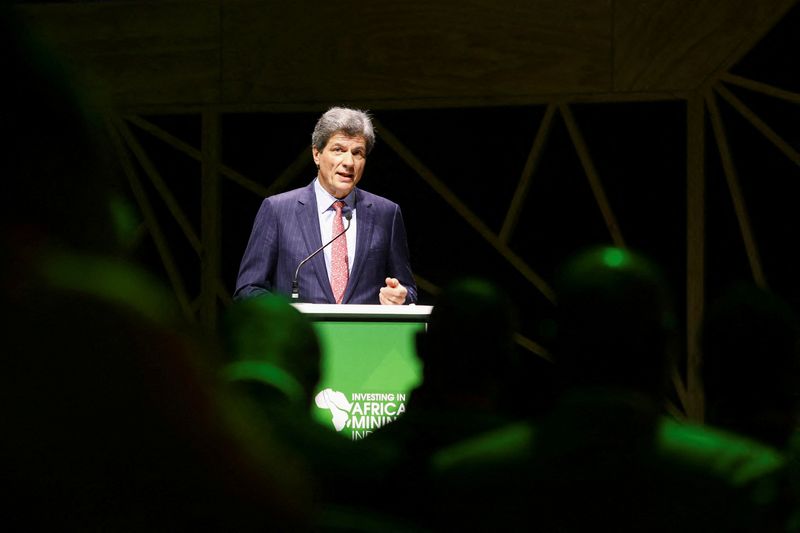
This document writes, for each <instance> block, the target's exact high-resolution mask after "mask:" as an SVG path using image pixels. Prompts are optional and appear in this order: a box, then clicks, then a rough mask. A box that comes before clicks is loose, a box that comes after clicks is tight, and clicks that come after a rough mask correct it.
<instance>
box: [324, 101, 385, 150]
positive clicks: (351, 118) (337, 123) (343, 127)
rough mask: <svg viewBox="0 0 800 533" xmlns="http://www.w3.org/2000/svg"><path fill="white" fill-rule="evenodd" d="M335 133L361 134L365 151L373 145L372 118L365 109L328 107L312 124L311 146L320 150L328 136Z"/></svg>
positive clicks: (352, 135) (328, 138)
mask: <svg viewBox="0 0 800 533" xmlns="http://www.w3.org/2000/svg"><path fill="white" fill-rule="evenodd" d="M336 133H344V134H345V135H347V136H349V137H356V136H361V137H364V140H365V141H366V144H367V153H370V152H371V151H372V147H373V146H375V130H374V129H373V128H372V119H371V118H370V116H369V115H368V114H367V112H366V111H361V110H360V109H350V108H348V107H332V108H330V109H328V110H327V111H326V112H325V113H323V115H322V116H321V117H319V120H318V121H317V125H316V126H314V133H312V134H311V146H313V147H314V148H316V149H317V150H319V151H320V152H321V151H322V149H323V148H325V145H327V144H328V141H329V140H330V138H331V137H332V136H333V135H334V134H336Z"/></svg>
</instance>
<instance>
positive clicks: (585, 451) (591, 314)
mask: <svg viewBox="0 0 800 533" xmlns="http://www.w3.org/2000/svg"><path fill="white" fill-rule="evenodd" d="M556 289H557V295H558V312H557V315H558V342H557V350H556V353H555V358H556V364H557V367H558V369H559V373H560V374H561V375H562V380H563V382H564V383H565V388H564V391H563V393H562V394H561V396H560V398H559V399H558V400H557V401H556V404H555V406H554V408H553V410H552V412H551V413H550V414H548V415H547V416H545V417H544V418H543V419H542V421H541V422H540V423H519V424H515V425H512V426H509V427H507V428H504V429H502V430H498V431H496V432H494V433H489V434H485V435H482V436H479V437H476V438H474V439H472V440H469V441H466V442H462V443H459V444H458V445H455V446H453V447H451V448H449V449H446V450H443V451H441V452H439V453H437V454H436V455H435V456H434V458H433V460H432V465H433V468H434V471H435V472H436V478H435V479H436V485H435V486H436V497H435V501H437V502H438V503H439V504H440V505H441V507H442V509H443V512H442V514H441V515H440V516H439V520H440V521H439V524H448V523H453V522H455V523H457V524H462V523H463V524H464V525H466V526H467V527H473V528H480V527H491V528H493V529H496V530H505V529H514V528H519V527H523V526H527V527H536V528H537V529H541V530H543V531H586V530H589V529H600V530H603V529H606V530H614V531H765V530H771V529H776V530H777V529H779V528H780V527H781V526H782V525H783V523H782V522H781V520H782V519H784V516H783V515H779V514H773V513H777V511H776V510H775V509H774V507H773V506H774V505H775V500H774V498H775V492H776V491H777V490H778V483H779V481H780V476H781V474H782V473H783V468H784V461H783V459H782V457H781V456H780V455H779V454H778V453H777V452H775V451H774V450H772V449H769V448H767V447H764V446H762V445H760V444H758V443H756V442H754V441H749V440H746V439H743V438H740V437H738V436H734V435H732V434H726V433H723V432H719V431H714V430H710V429H707V428H703V427H699V426H693V425H690V424H684V423H679V422H677V421H675V420H671V419H668V418H666V417H664V416H663V415H662V414H661V409H660V404H661V402H662V397H663V396H662V395H663V392H664V389H665V387H664V385H665V383H666V376H667V372H666V369H667V367H668V364H669V357H668V350H667V348H668V346H669V344H670V336H671V334H672V332H671V327H672V323H673V320H672V317H671V311H670V298H669V293H668V290H667V287H666V285H665V283H664V281H663V279H662V277H661V275H660V273H659V271H658V269H657V268H656V267H655V266H654V265H653V264H652V263H651V262H649V261H648V260H647V259H646V258H644V257H642V256H641V255H638V254H636V253H633V252H630V251H626V250H622V249H618V248H610V247H603V248H596V249H590V250H586V251H583V252H582V253H579V254H578V255H576V256H575V257H573V258H572V259H570V260H569V261H567V263H566V264H565V265H564V266H563V268H562V269H561V271H560V274H559V277H558V279H557V282H556Z"/></svg>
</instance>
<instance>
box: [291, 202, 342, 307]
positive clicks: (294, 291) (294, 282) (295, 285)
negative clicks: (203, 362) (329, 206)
mask: <svg viewBox="0 0 800 533" xmlns="http://www.w3.org/2000/svg"><path fill="white" fill-rule="evenodd" d="M342 215H343V216H344V218H346V219H347V226H345V228H344V230H343V231H342V232H341V233H339V234H338V235H337V236H335V237H334V238H333V239H331V240H329V241H328V242H326V243H325V244H323V245H322V246H320V247H319V248H317V249H316V250H314V252H312V254H311V255H309V256H308V257H306V258H305V259H303V260H302V261H300V264H299V265H297V270H295V271H294V279H292V300H298V299H299V298H300V293H299V290H298V283H297V276H298V274H300V267H302V266H303V265H305V264H306V263H308V262H309V261H311V259H312V258H313V257H314V256H315V255H317V254H318V253H320V252H321V251H322V250H324V249H325V248H327V247H328V246H329V245H330V244H331V243H332V242H333V241H335V240H336V239H338V238H339V237H341V236H342V235H344V234H345V233H347V230H349V229H350V219H352V218H353V210H352V209H351V208H350V206H349V205H345V206H344V207H342Z"/></svg>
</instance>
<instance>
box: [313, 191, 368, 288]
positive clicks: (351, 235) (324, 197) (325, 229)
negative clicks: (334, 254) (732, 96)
mask: <svg viewBox="0 0 800 533" xmlns="http://www.w3.org/2000/svg"><path fill="white" fill-rule="evenodd" d="M314 193H315V194H316V196H317V213H318V214H319V232H320V236H321V237H322V244H325V243H327V242H328V241H330V240H331V239H332V238H333V237H334V235H333V217H334V215H336V210H335V209H334V208H333V204H334V202H338V201H339V199H338V198H336V197H334V196H333V195H332V194H330V193H329V192H328V191H326V190H325V189H323V188H322V185H320V184H319V179H316V180H314ZM342 201H343V202H344V203H345V204H346V205H348V206H349V207H350V209H352V213H353V217H352V218H351V219H350V229H348V230H347V233H345V234H344V235H343V236H342V237H339V238H340V239H344V238H347V269H348V271H349V272H352V271H353V260H354V259H355V257H356V226H357V223H356V220H357V218H358V216H357V214H356V191H355V189H353V191H352V192H351V193H350V194H348V195H347V196H345V197H344V198H343V199H342ZM342 223H343V224H344V227H347V220H346V219H344V217H343V218H342ZM322 253H323V254H324V255H325V267H326V268H327V269H328V279H329V280H330V278H331V247H330V246H328V247H326V248H325V249H324V250H322Z"/></svg>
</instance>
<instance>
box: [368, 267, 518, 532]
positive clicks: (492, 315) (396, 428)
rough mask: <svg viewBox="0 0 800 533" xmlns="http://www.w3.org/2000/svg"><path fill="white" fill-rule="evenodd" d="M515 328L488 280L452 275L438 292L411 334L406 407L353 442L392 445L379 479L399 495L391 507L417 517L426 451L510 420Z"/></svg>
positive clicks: (422, 503)
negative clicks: (414, 381)
mask: <svg viewBox="0 0 800 533" xmlns="http://www.w3.org/2000/svg"><path fill="white" fill-rule="evenodd" d="M515 328H516V312H515V309H514V306H513V304H512V302H511V300H510V298H509V297H508V295H507V294H506V293H505V292H503V291H502V290H501V289H500V288H499V287H498V286H497V285H495V284H494V283H492V282H490V281H488V280H485V279H480V278H473V277H467V278H461V279H457V280H455V281H453V282H451V283H450V284H448V285H447V286H446V287H445V288H444V290H443V291H442V293H441V294H440V295H439V296H438V297H437V299H436V301H435V304H434V307H433V310H432V312H431V315H430V319H429V321H428V325H427V329H426V330H425V331H421V332H419V333H418V335H417V339H416V344H417V356H418V357H419V359H420V360H421V362H422V365H423V371H422V383H421V385H420V386H419V387H418V388H416V389H415V390H413V391H412V392H411V394H410V395H409V400H408V410H407V411H406V412H405V413H404V414H402V415H401V416H400V417H399V418H398V419H397V420H395V421H394V422H392V423H391V424H388V425H386V426H383V427H381V428H380V429H379V430H377V431H376V432H375V433H374V434H373V435H372V436H370V438H369V439H365V440H364V442H362V443H359V445H360V446H361V447H363V448H364V449H375V448H380V447H385V448H388V449H392V450H393V453H391V454H389V457H391V458H393V459H394V460H395V464H394V465H392V466H391V471H392V473H391V474H389V475H387V477H386V478H385V480H384V484H385V486H386V487H388V488H391V490H400V491H402V492H404V493H405V495H406V496H405V502H404V505H403V506H400V507H399V508H398V507H397V506H395V507H394V509H395V512H396V513H398V514H402V513H403V512H404V511H405V513H406V515H407V516H406V519H408V520H411V521H413V520H423V521H424V519H425V517H424V516H423V515H424V514H425V508H426V506H427V505H428V503H429V502H428V501H427V493H426V484H427V462H428V459H429V457H430V455H431V454H432V453H434V452H435V451H436V450H438V449H440V448H442V447H445V446H448V445H451V444H453V443H455V442H458V441H460V440H462V439H465V438H467V437H469V436H471V435H476V434H478V433H481V432H484V431H487V430H489V429H492V428H497V427H500V426H502V425H505V424H506V423H508V422H509V420H510V419H509V417H508V416H506V414H505V413H504V412H502V410H501V409H500V405H501V402H502V399H503V395H504V394H506V393H507V392H508V391H507V383H509V382H510V376H511V374H512V373H513V372H514V369H515V355H516V354H515V352H514V338H513V337H514V332H515Z"/></svg>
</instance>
